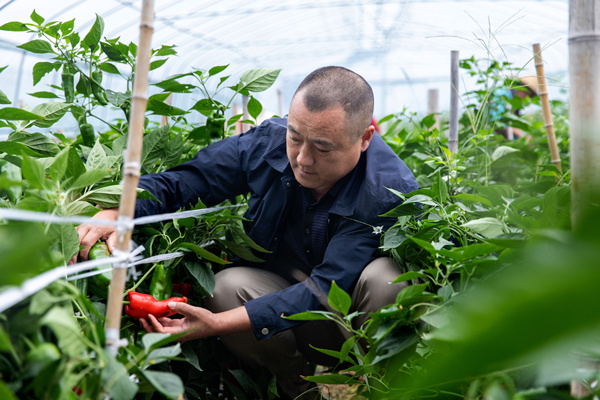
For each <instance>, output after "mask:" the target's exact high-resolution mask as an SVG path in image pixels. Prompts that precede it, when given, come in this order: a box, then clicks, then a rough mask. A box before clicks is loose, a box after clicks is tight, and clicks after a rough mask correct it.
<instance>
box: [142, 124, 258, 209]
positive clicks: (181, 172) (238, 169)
mask: <svg viewBox="0 0 600 400" xmlns="http://www.w3.org/2000/svg"><path fill="white" fill-rule="evenodd" d="M251 134H252V132H251V131H249V132H248V133H247V135H251ZM241 138H242V136H241V135H238V136H233V137H230V138H226V139H223V140H221V141H219V142H216V143H213V144H211V145H210V146H207V147H205V148H203V149H202V150H200V151H199V152H198V153H197V154H196V155H195V156H194V158H193V159H192V160H191V161H188V162H186V163H184V164H181V165H178V166H176V167H173V168H171V169H169V170H167V171H165V172H160V173H155V174H148V175H144V176H142V177H141V178H140V182H139V185H138V186H139V187H140V188H143V189H146V190H147V191H148V192H150V193H151V194H152V195H154V197H156V198H157V199H158V200H159V201H158V202H157V201H155V200H138V201H137V203H136V210H135V216H136V217H140V216H144V215H154V214H161V213H166V212H174V211H177V210H180V209H187V208H191V207H193V206H194V205H196V204H197V203H198V200H201V201H202V202H203V203H204V204H206V205H207V206H213V205H216V204H219V203H220V202H222V201H224V200H226V199H228V198H231V197H234V196H236V195H238V194H243V193H247V192H248V190H249V188H248V184H247V179H246V173H245V172H244V169H243V167H242V160H243V157H244V155H243V153H245V151H246V149H244V143H247V142H248V141H247V140H245V141H242V140H241Z"/></svg>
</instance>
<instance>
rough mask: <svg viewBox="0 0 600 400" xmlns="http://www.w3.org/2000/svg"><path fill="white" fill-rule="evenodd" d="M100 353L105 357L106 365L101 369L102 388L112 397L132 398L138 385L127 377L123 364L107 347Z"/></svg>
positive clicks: (128, 399)
mask: <svg viewBox="0 0 600 400" xmlns="http://www.w3.org/2000/svg"><path fill="white" fill-rule="evenodd" d="M102 354H103V356H104V359H106V361H107V364H106V367H105V368H103V369H102V374H101V377H102V388H103V389H104V390H106V391H108V393H109V394H110V397H111V398H113V399H122V400H133V399H134V398H135V395H136V393H137V392H138V385H137V384H136V383H135V382H133V381H132V380H131V379H129V372H127V370H126V369H125V366H124V365H123V364H121V363H120V362H119V361H117V360H116V359H115V356H113V355H112V354H111V353H110V352H109V351H108V350H107V349H103V351H102Z"/></svg>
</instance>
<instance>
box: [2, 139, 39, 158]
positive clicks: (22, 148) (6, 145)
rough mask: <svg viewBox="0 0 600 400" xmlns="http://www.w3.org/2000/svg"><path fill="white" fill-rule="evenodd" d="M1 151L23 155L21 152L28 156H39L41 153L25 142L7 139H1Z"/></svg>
mask: <svg viewBox="0 0 600 400" xmlns="http://www.w3.org/2000/svg"><path fill="white" fill-rule="evenodd" d="M0 152H1V153H6V154H14V155H21V154H26V155H28V156H39V155H40V154H39V153H36V152H35V151H33V150H32V149H30V148H29V147H27V146H26V145H24V144H23V143H19V142H7V141H0Z"/></svg>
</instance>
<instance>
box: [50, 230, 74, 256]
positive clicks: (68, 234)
mask: <svg viewBox="0 0 600 400" xmlns="http://www.w3.org/2000/svg"><path fill="white" fill-rule="evenodd" d="M52 229H55V230H56V236H57V238H58V245H59V247H58V250H59V251H60V252H61V254H62V255H63V263H64V264H66V263H67V262H69V260H70V259H72V258H73V256H75V255H76V254H77V253H79V234H78V233H77V230H76V229H75V227H74V226H73V225H67V224H54V225H52Z"/></svg>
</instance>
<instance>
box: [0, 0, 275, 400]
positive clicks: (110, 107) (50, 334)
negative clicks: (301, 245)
mask: <svg viewBox="0 0 600 400" xmlns="http://www.w3.org/2000/svg"><path fill="white" fill-rule="evenodd" d="M30 17H31V21H29V22H19V21H13V22H8V23H6V24H3V25H2V26H0V29H1V30H8V31H13V32H23V33H26V34H35V36H36V39H34V40H32V41H29V42H26V43H24V44H22V45H20V46H19V47H20V48H21V49H23V50H25V51H28V52H31V53H34V54H44V55H49V56H50V57H51V59H50V61H41V62H38V63H37V64H35V65H34V68H33V72H32V76H33V82H34V85H39V84H41V83H42V82H44V81H45V80H48V79H50V78H52V77H53V75H54V76H56V75H57V74H58V75H60V79H59V81H60V82H61V85H60V86H53V85H50V86H49V87H48V90H42V91H38V92H34V93H31V94H30V95H31V96H32V97H33V98H35V99H42V101H47V102H44V103H42V104H39V105H37V106H35V107H34V108H33V109H31V110H29V109H27V108H25V109H20V108H15V107H11V106H5V107H3V108H0V127H2V128H7V129H8V130H10V134H9V135H8V138H7V140H6V141H3V142H0V168H1V171H2V176H1V177H0V191H1V200H0V203H1V204H0V206H1V207H2V208H5V209H18V210H27V211H40V212H45V213H49V214H53V215H57V216H74V215H78V216H93V215H94V214H95V213H96V212H98V210H99V208H112V207H116V206H118V204H119V199H120V195H121V187H120V185H119V181H120V179H121V168H122V167H121V166H122V163H123V156H122V154H123V150H124V147H125V145H126V142H127V137H126V133H127V130H128V118H129V109H130V97H131V84H132V82H133V75H134V73H135V64H134V61H135V56H136V51H137V46H136V45H135V44H134V43H128V44H127V43H123V42H121V41H120V39H118V38H115V39H110V38H106V37H104V21H103V20H102V18H101V17H100V16H96V20H95V22H94V24H93V26H92V27H91V28H90V29H89V31H87V32H86V33H85V34H83V33H81V34H80V33H79V32H77V31H76V29H75V21H74V20H71V21H66V22H59V21H46V20H45V19H44V18H43V17H42V16H40V15H39V14H38V13H37V12H35V11H34V12H33V13H32V14H31V16H30ZM176 54H177V52H176V49H175V47H174V46H167V45H163V46H161V47H160V48H159V49H155V50H152V60H151V66H150V69H151V70H156V69H158V68H161V66H162V65H164V64H165V63H166V62H168V59H169V57H170V56H174V55H176ZM226 69H227V66H218V67H214V68H211V69H209V70H208V71H204V70H199V69H197V70H193V71H192V72H189V73H183V74H181V75H178V76H175V77H171V78H167V79H165V80H164V81H162V82H158V83H155V84H154V87H155V88H157V89H158V90H160V91H161V92H160V93H157V94H153V95H152V96H150V99H149V102H148V109H147V116H148V118H147V121H146V125H145V132H144V139H143V150H142V157H141V164H142V165H141V169H142V172H143V173H152V172H159V171H164V170H166V169H168V168H170V167H172V166H175V165H178V164H180V163H182V162H185V161H187V160H189V159H191V157H192V156H193V155H194V154H195V153H196V152H197V151H198V150H199V149H200V148H201V147H203V146H205V145H206V144H208V143H210V142H211V141H214V140H217V139H221V138H223V137H224V136H225V135H228V134H230V133H231V131H232V125H233V124H234V123H235V122H236V121H239V120H240V119H241V117H242V115H237V116H232V117H230V118H229V120H227V121H223V120H219V118H221V117H222V116H224V115H225V113H226V112H227V111H228V109H229V107H230V106H231V104H232V102H233V100H234V98H235V97H236V96H237V95H238V94H243V95H247V96H250V97H251V101H250V105H251V107H249V111H250V116H251V117H252V118H253V119H256V118H257V117H258V114H259V113H260V110H261V108H262V107H261V106H260V103H259V102H258V100H257V99H255V98H254V97H252V94H253V93H256V92H261V91H264V90H266V89H268V88H269V87H270V86H271V85H272V84H273V82H274V81H275V79H276V78H277V76H278V74H279V70H278V69H255V70H250V71H247V72H246V73H245V74H243V75H242V76H241V77H240V78H239V80H238V81H237V83H235V84H229V83H228V82H229V81H230V80H231V79H233V78H231V77H230V76H220V75H219V74H221V75H222V72H223V71H225V70H226ZM2 70H4V68H2V69H0V73H1V72H2ZM106 74H109V75H110V76H111V78H112V79H110V83H111V85H110V87H106V86H105V83H104V82H107V81H109V80H107V79H105V78H104V77H103V76H104V75H106ZM185 79H192V80H193V79H195V81H194V82H192V83H187V82H183V80H185ZM213 80H219V83H218V85H217V88H216V89H215V90H214V91H210V90H208V87H209V86H210V83H211V82H212V81H213ZM223 89H227V90H229V91H230V93H231V97H230V98H229V100H227V101H225V102H223V103H221V102H220V101H219V100H218V99H222V98H223V93H219V92H220V91H221V90H223ZM173 93H176V94H177V96H194V97H196V96H199V97H200V98H201V99H200V100H198V101H197V102H196V104H195V105H194V107H192V108H190V109H189V110H182V109H180V108H177V107H175V106H171V105H169V104H167V103H166V102H165V100H166V98H167V97H168V96H169V95H171V94H173ZM36 101H39V100H36ZM10 103H11V101H10V99H8V97H7V96H6V95H5V94H4V93H3V92H0V104H2V105H10ZM100 111H102V112H100ZM106 114H107V115H113V116H114V117H111V118H112V119H104V118H103V117H101V116H102V115H106ZM212 114H218V116H217V115H215V116H212ZM157 116H158V117H162V116H165V117H167V124H166V125H161V124H160V123H158V121H156V117H157ZM71 117H72V118H73V119H74V120H75V121H77V124H76V125H75V126H76V127H77V130H76V131H66V132H63V133H61V132H59V130H58V129H57V127H58V126H60V125H61V124H63V123H64V124H65V125H64V126H69V123H68V120H69V119H70V118H71ZM217 117H218V118H217ZM192 120H198V121H199V122H198V123H191V122H188V121H192ZM246 122H248V123H255V121H250V120H248V121H246ZM207 125H208V126H212V127H213V128H211V129H214V127H215V126H216V128H218V129H219V133H218V134H213V133H211V132H212V131H211V132H208V128H207ZM207 132H208V133H207ZM138 198H140V199H151V198H152V196H151V195H149V194H148V193H147V192H145V191H143V190H139V191H138ZM232 202H234V203H238V204H236V207H235V208H232V209H219V210H216V211H213V212H211V213H208V214H205V215H202V216H198V217H192V218H185V219H174V220H173V221H170V222H162V223H155V224H153V225H148V226H142V227H140V228H139V229H138V230H136V232H135V240H136V241H137V242H138V243H140V244H144V245H145V247H146V250H145V253H144V255H146V256H157V255H162V254H166V253H172V252H175V251H181V252H184V253H185V256H184V257H182V258H179V259H175V260H170V261H167V262H165V263H156V264H150V265H147V266H145V267H144V266H141V267H140V266H138V267H137V270H138V271H137V274H133V273H132V274H130V277H129V280H128V282H127V291H128V292H129V291H143V292H144V293H148V292H150V291H151V290H154V291H155V292H158V291H161V292H162V293H161V296H165V295H167V292H169V291H172V289H173V287H175V288H176V292H177V291H180V290H183V289H182V287H185V288H186V290H188V291H189V292H190V299H192V298H193V302H194V304H197V305H198V304H201V303H202V298H203V296H207V295H210V294H211V293H212V286H211V285H214V276H213V270H212V268H213V265H219V266H220V265H225V264H227V263H229V261H227V258H229V259H232V258H234V257H240V256H241V257H245V258H247V259H253V260H255V261H256V260H258V258H257V256H256V255H255V254H254V253H253V251H257V252H258V253H260V252H261V251H264V250H262V249H261V248H260V247H259V246H257V245H256V244H255V243H253V242H252V240H250V238H248V237H247V236H246V235H245V233H244V231H243V229H242V227H241V224H240V222H241V219H242V217H241V214H242V213H243V210H244V204H243V202H244V199H243V197H239V198H237V199H231V200H229V201H227V202H225V203H224V204H223V205H231V204H232ZM203 208H205V206H204V205H203V204H201V203H199V204H198V205H197V206H196V209H203ZM0 236H2V237H3V238H4V239H6V240H4V241H3V248H4V249H5V250H6V251H3V257H2V258H3V260H2V269H3V271H4V272H3V278H2V282H1V283H0V286H3V287H4V286H5V285H20V284H21V283H22V282H24V281H25V280H26V279H28V278H31V277H33V276H36V275H38V274H40V273H42V272H44V271H47V270H49V269H52V268H54V267H56V266H59V265H64V264H66V262H67V261H68V260H70V259H71V258H72V257H73V256H75V255H76V254H77V253H78V251H79V250H80V248H79V243H78V242H79V240H78V234H77V232H76V230H75V227H74V226H73V225H70V224H53V223H46V222H40V223H24V222H11V221H4V222H3V223H2V225H0ZM31 237H36V238H39V240H38V241H37V242H33V241H32V240H31ZM25 238H26V239H25ZM19 239H20V240H19ZM23 243H27V245H26V246H24V245H22V244H23ZM98 246H100V245H98ZM95 253H96V251H94V254H95ZM99 253H102V251H99ZM32 255H36V256H37V257H36V261H35V262H29V261H27V260H28V259H30V258H31V256H32ZM107 275H108V276H107ZM109 275H110V273H108V272H104V273H103V274H100V275H97V276H95V277H91V278H88V279H86V280H84V279H78V280H77V281H75V285H72V284H70V283H67V282H62V281H59V282H55V283H54V284H52V285H50V286H49V287H48V288H47V289H45V290H42V291H40V292H39V293H38V294H36V295H35V296H33V297H30V298H28V299H26V300H24V301H22V302H21V303H20V304H18V305H17V306H14V307H12V308H10V309H8V310H6V311H5V312H4V313H3V314H1V317H2V320H1V321H0V336H1V337H2V345H0V357H1V360H2V364H1V365H0V371H1V374H2V381H1V384H0V392H1V393H2V394H3V396H2V397H3V398H17V397H18V398H52V399H54V398H77V397H82V398H102V397H103V396H106V395H109V396H110V397H112V398H119V399H133V398H147V399H149V398H152V397H153V396H156V397H162V398H164V397H167V398H179V397H181V396H182V395H183V393H184V392H185V393H186V396H187V397H188V398H206V397H207V396H210V395H211V393H219V392H227V391H228V390H230V389H229V388H232V389H231V390H236V389H235V387H236V386H235V384H234V383H232V382H234V381H235V380H234V381H228V382H227V383H223V382H225V379H226V374H228V375H227V376H228V377H229V378H232V375H231V374H229V373H228V372H227V369H226V368H225V367H224V366H220V367H218V368H216V369H215V370H214V371H210V372H209V373H202V370H203V369H206V368H207V366H211V364H212V365H219V363H218V361H217V360H218V357H220V356H221V354H222V353H221V350H219V349H218V343H216V342H213V341H209V340H207V341H206V342H205V343H204V344H203V345H202V346H196V347H193V346H191V345H187V344H184V345H180V344H175V345H173V344H171V342H172V341H173V340H175V339H176V337H166V336H165V335H156V334H145V333H144V332H143V331H142V330H141V327H140V326H139V324H138V322H137V320H136V319H132V318H131V317H129V316H126V315H125V316H124V317H123V320H122V324H121V326H122V330H121V337H123V338H126V339H128V340H129V342H128V344H127V346H125V347H122V348H121V349H120V351H119V353H118V354H116V355H112V354H110V353H108V352H107V351H106V350H105V349H104V331H103V327H104V312H105V303H106V284H107V280H108V279H109ZM154 275H156V276H154ZM168 275H171V279H173V283H174V284H176V285H178V286H172V287H171V286H170V287H167V284H168V283H167V280H168ZM152 280H154V281H155V282H154V285H152ZM88 281H89V283H90V285H87V287H86V285H85V283H86V282H88ZM211 282H212V283H211ZM159 285H162V287H160V288H159V287H158V286H159ZM184 285H190V286H191V288H190V287H188V286H184ZM125 295H126V294H125ZM124 301H125V302H126V301H127V300H126V299H124ZM19 321H27V327H26V329H25V327H24V325H25V324H24V322H21V323H18V322H19ZM36 360H37V361H36ZM166 361H168V363H167V362H166ZM167 364H168V365H167ZM176 364H177V365H183V364H185V365H186V366H185V367H182V366H179V367H174V365H176ZM190 365H191V366H192V369H193V370H194V371H197V372H198V373H199V374H200V376H197V375H194V376H193V382H194V383H193V384H190V382H187V380H186V385H184V384H183V380H182V378H181V377H180V375H177V374H174V373H173V372H172V368H179V369H184V370H185V371H187V373H190V369H189V368H188V366H190ZM181 375H183V374H181ZM237 377H238V378H239V379H241V380H243V376H242V375H240V374H238V375H237ZM238 395H239V393H238ZM239 398H243V394H242V395H239Z"/></svg>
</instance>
